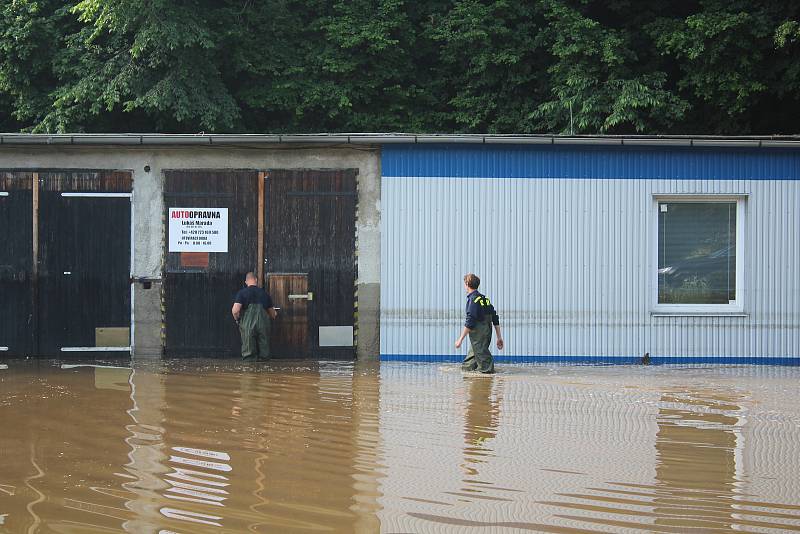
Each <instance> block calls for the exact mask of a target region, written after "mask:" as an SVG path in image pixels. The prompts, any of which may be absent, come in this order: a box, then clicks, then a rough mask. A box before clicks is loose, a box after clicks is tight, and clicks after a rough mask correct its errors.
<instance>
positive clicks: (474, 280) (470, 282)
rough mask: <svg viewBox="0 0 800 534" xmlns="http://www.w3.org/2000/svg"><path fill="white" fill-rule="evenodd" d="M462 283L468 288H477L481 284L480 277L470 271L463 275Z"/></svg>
mask: <svg viewBox="0 0 800 534" xmlns="http://www.w3.org/2000/svg"><path fill="white" fill-rule="evenodd" d="M464 283H465V284H467V287H468V288H470V289H478V287H480V285H481V279H480V278H478V277H477V276H476V275H474V274H472V273H468V274H465V275H464Z"/></svg>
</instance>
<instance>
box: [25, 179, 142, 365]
mask: <svg viewBox="0 0 800 534" xmlns="http://www.w3.org/2000/svg"><path fill="white" fill-rule="evenodd" d="M41 177H42V191H41V193H40V199H39V255H38V258H39V275H38V276H39V288H38V318H39V353H40V354H41V355H43V356H69V355H70V354H72V353H77V354H81V353H84V352H97V351H103V352H117V353H119V352H130V348H129V347H130V325H131V281H130V275H131V198H130V175H129V174H127V173H119V174H118V175H114V174H113V173H48V174H42V175H41ZM126 190H127V191H126Z"/></svg>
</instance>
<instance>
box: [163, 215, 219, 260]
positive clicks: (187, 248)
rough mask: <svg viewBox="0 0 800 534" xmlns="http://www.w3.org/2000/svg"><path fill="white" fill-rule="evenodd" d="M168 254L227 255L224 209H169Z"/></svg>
mask: <svg viewBox="0 0 800 534" xmlns="http://www.w3.org/2000/svg"><path fill="white" fill-rule="evenodd" d="M169 251H170V252H228V208H169Z"/></svg>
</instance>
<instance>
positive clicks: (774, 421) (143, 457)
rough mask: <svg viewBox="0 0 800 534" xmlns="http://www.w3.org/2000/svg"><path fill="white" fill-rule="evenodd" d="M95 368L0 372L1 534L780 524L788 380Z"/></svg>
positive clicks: (643, 370) (590, 370)
mask: <svg viewBox="0 0 800 534" xmlns="http://www.w3.org/2000/svg"><path fill="white" fill-rule="evenodd" d="M6 365H7V366H6ZM108 365H109V366H107V367H98V366H75V364H65V365H62V364H61V363H60V362H39V363H27V362H14V361H10V362H6V363H5V364H4V365H2V366H0V532H2V533H5V532H9V533H18V532H19V533H28V532H57V533H73V532H74V533H94V532H98V533H99V532H144V533H150V532H152V533H160V534H168V533H172V532H175V533H189V532H192V533H194V532H197V533H204V532H215V533H216V532H281V533H282V532H320V533H323V532H625V531H630V532H641V531H644V532H714V531H718V532H727V531H730V530H738V531H743V532H781V531H783V532H786V531H799V530H800V369H798V368H776V367H694V368H668V367H568V366H565V367H542V366H538V367H537V366H499V371H500V372H499V373H498V374H497V375H495V376H492V377H483V376H464V375H462V373H461V372H460V371H459V370H458V368H457V367H455V366H451V365H436V364H402V363H384V364H382V365H358V364H352V363H282V364H269V365H242V364H241V363H237V362H225V361H171V362H158V363H150V364H140V363H136V364H134V365H133V368H130V366H127V364H119V363H114V362H110V363H109V364H108Z"/></svg>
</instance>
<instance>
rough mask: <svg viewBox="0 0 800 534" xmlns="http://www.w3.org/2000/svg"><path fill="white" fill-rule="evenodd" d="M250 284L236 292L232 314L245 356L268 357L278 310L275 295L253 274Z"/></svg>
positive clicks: (248, 274) (249, 357)
mask: <svg viewBox="0 0 800 534" xmlns="http://www.w3.org/2000/svg"><path fill="white" fill-rule="evenodd" d="M244 283H245V285H246V287H244V288H242V289H240V290H239V292H238V293H236V298H235V299H234V301H233V308H231V314H232V315H233V318H234V319H235V320H236V322H237V323H238V324H239V333H240V334H241V335H242V359H243V360H249V359H256V360H268V359H269V357H270V353H269V331H270V321H271V320H272V319H275V317H277V315H278V312H277V311H275V307H274V306H273V305H272V298H271V297H270V296H269V294H268V293H267V292H266V291H264V289H262V288H260V287H258V278H256V275H255V274H253V273H247V274H246V275H245V277H244Z"/></svg>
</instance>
